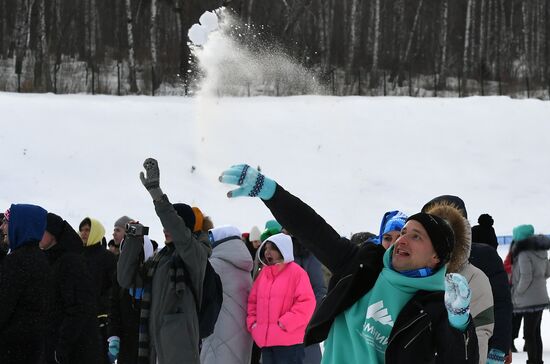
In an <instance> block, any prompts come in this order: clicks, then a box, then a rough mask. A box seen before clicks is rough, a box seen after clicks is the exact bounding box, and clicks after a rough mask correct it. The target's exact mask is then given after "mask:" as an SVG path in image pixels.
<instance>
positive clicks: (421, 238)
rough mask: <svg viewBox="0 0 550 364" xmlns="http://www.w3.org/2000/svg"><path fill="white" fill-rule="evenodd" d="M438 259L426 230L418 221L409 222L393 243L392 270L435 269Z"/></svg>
mask: <svg viewBox="0 0 550 364" xmlns="http://www.w3.org/2000/svg"><path fill="white" fill-rule="evenodd" d="M438 263H439V258H438V257H437V253H436V252H435V250H434V247H433V245H432V241H431V240H430V237H429V236H428V233H427V232H426V229H424V227H423V226H422V224H420V223H419V222H418V221H415V220H409V221H408V222H407V223H406V224H405V226H404V227H403V229H402V230H401V236H400V237H399V238H398V239H397V241H396V242H395V243H394V248H393V254H392V265H393V268H394V269H395V270H396V271H398V272H401V271H406V270H414V269H420V268H425V267H429V268H435V266H437V264H438Z"/></svg>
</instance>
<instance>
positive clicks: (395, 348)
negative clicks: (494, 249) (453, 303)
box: [264, 185, 479, 364]
mask: <svg viewBox="0 0 550 364" xmlns="http://www.w3.org/2000/svg"><path fill="white" fill-rule="evenodd" d="M264 202H265V204H266V205H267V207H268V208H269V209H270V210H271V212H272V214H273V216H274V217H275V218H276V219H277V221H278V222H279V223H281V225H282V226H284V227H285V229H286V230H287V231H289V232H290V233H291V234H292V235H294V236H296V237H297V238H298V239H300V242H301V243H302V244H304V246H306V247H307V248H308V249H309V250H310V251H311V252H312V253H313V254H314V255H315V256H316V257H317V258H318V259H319V260H320V261H321V263H323V264H324V265H325V266H326V267H327V268H328V269H329V270H330V271H331V272H332V274H333V276H332V278H331V281H330V282H329V288H328V291H329V293H328V294H327V296H326V297H325V298H324V300H323V301H322V302H321V303H320V305H319V306H318V308H317V309H316V311H315V313H314V314H313V317H312V318H311V321H310V322H309V325H308V327H307V329H306V335H305V338H304V341H305V343H306V345H309V344H312V343H317V342H320V341H323V340H325V339H326V338H327V336H328V333H329V331H330V328H331V326H332V323H333V322H334V319H335V318H336V316H338V315H339V314H340V313H342V312H344V311H345V310H346V309H348V308H349V307H351V306H352V305H353V304H354V303H355V302H357V301H358V300H359V299H360V298H361V297H363V296H364V295H365V294H366V293H367V292H368V291H369V290H370V289H371V288H372V287H373V286H374V283H375V282H376V280H377V279H378V275H379V274H380V272H381V271H382V267H383V261H382V258H383V255H384V252H385V250H384V248H383V247H382V246H380V245H374V244H364V245H362V246H361V247H358V246H357V245H355V244H353V243H351V242H350V241H349V240H348V239H346V238H343V237H340V235H339V234H338V233H337V232H336V231H335V230H334V229H333V228H332V227H331V226H330V225H329V224H328V223H327V222H325V220H324V219H323V218H322V217H321V216H319V215H318V214H317V213H316V212H315V211H314V210H313V209H312V208H311V207H309V206H308V205H306V204H305V203H303V202H302V201H301V200H300V199H298V198H297V197H295V196H293V195H291V194H290V193H288V192H287V191H285V190H284V189H283V188H282V187H281V186H279V185H277V189H276V191H275V194H274V196H273V197H272V198H271V199H269V200H267V201H264ZM478 356H479V354H478V350H477V337H476V334H475V328H474V326H473V323H472V320H471V319H470V323H469V325H468V327H467V329H466V330H465V331H464V332H461V331H459V330H456V329H454V328H452V327H451V326H450V325H449V322H448V318H447V311H446V309H445V305H444V300H443V292H425V291H419V292H417V294H416V295H415V296H414V297H413V298H412V299H411V300H410V301H409V302H408V303H407V304H406V305H405V307H404V308H403V309H402V310H401V312H400V314H399V316H398V317H397V320H396V322H395V325H394V327H393V329H392V332H391V334H390V338H389V341H388V347H387V349H386V363H445V364H451V363H478Z"/></svg>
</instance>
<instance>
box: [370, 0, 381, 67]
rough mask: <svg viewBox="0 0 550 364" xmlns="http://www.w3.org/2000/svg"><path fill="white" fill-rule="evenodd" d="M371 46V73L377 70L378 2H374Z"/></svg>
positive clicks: (378, 37) (376, 0) (377, 0)
mask: <svg viewBox="0 0 550 364" xmlns="http://www.w3.org/2000/svg"><path fill="white" fill-rule="evenodd" d="M373 33H374V34H373V45H372V68H371V70H372V71H373V73H374V72H375V71H376V70H377V69H378V51H379V50H378V48H379V45H378V44H379V42H380V0H375V1H374V32H373Z"/></svg>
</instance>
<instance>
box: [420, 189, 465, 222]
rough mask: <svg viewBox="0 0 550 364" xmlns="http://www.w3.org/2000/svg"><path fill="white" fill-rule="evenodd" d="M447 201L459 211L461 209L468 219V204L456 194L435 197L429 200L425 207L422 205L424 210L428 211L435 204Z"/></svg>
mask: <svg viewBox="0 0 550 364" xmlns="http://www.w3.org/2000/svg"><path fill="white" fill-rule="evenodd" d="M445 202H446V203H449V204H452V205H453V206H455V207H456V208H457V209H458V211H460V213H461V214H462V216H464V217H465V218H466V219H467V218H468V212H467V211H466V205H465V204H464V201H462V199H461V198H460V197H458V196H454V195H441V196H437V197H435V198H433V199H432V200H430V201H428V203H426V204H425V205H424V207H422V212H426V211H427V210H428V209H429V208H430V207H432V206H433V205H437V204H439V203H445Z"/></svg>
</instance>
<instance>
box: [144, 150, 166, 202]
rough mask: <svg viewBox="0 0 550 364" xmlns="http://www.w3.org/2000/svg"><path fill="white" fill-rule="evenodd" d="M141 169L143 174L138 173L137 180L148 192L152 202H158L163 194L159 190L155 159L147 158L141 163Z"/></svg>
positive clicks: (158, 173) (157, 168)
mask: <svg viewBox="0 0 550 364" xmlns="http://www.w3.org/2000/svg"><path fill="white" fill-rule="evenodd" d="M143 168H145V174H144V173H143V172H140V174H139V178H140V179H141V183H143V186H145V188H146V189H147V191H149V194H151V197H152V198H153V200H158V199H160V198H161V197H162V195H163V193H162V190H161V189H160V170H159V166H158V162H157V161H156V159H153V158H147V159H146V160H145V162H143Z"/></svg>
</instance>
